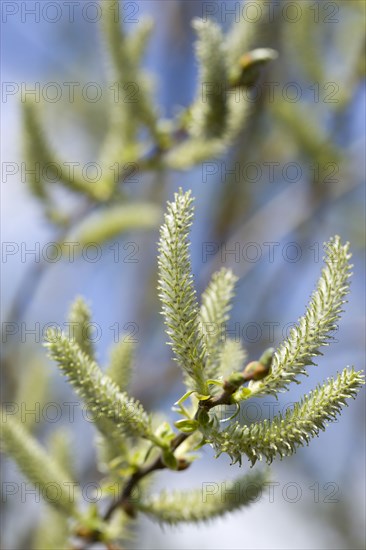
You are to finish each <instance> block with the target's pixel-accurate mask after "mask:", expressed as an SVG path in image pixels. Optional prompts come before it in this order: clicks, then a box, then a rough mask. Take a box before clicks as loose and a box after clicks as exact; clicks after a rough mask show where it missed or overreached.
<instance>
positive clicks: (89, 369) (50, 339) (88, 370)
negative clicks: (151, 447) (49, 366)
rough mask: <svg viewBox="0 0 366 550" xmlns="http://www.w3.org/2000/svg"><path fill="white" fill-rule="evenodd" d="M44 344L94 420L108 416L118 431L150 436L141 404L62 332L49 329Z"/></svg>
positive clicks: (148, 425) (147, 419)
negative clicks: (121, 389) (120, 388)
mask: <svg viewBox="0 0 366 550" xmlns="http://www.w3.org/2000/svg"><path fill="white" fill-rule="evenodd" d="M46 346H47V348H48V350H49V353H50V357H51V358H52V359H54V360H55V361H56V363H57V364H58V367H59V368H60V370H61V372H63V373H64V374H65V375H66V376H67V378H68V379H69V381H70V383H71V384H72V385H73V386H74V388H75V390H76V391H77V393H78V394H79V395H80V396H81V397H82V398H83V399H84V401H85V403H86V404H87V405H88V407H89V408H90V410H91V411H92V412H93V413H94V414H95V419H96V425H97V426H98V420H99V419H100V420H102V421H103V420H107V421H108V420H112V421H113V422H114V424H115V425H116V427H117V428H118V429H119V431H120V432H121V433H125V434H126V435H128V434H130V435H135V434H138V435H140V436H141V437H147V438H150V437H151V431H150V419H149V416H148V415H147V413H146V412H145V411H144V409H143V407H142V405H141V404H140V403H139V402H138V401H136V400H134V399H132V398H130V397H129V396H128V395H127V394H126V393H124V392H120V391H119V388H118V386H117V385H116V384H115V383H114V382H113V380H112V379H111V378H109V376H107V375H104V374H103V373H102V371H101V370H100V368H99V367H98V365H97V364H96V363H95V362H94V361H92V360H91V359H90V358H89V357H88V356H87V355H86V354H85V353H84V352H83V351H82V350H81V348H80V347H79V346H78V344H77V343H76V342H74V341H72V340H70V339H69V338H67V337H66V336H65V335H58V334H57V333H56V332H55V331H52V330H50V331H49V332H48V335H47V342H46Z"/></svg>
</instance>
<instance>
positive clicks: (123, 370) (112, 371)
mask: <svg viewBox="0 0 366 550" xmlns="http://www.w3.org/2000/svg"><path fill="white" fill-rule="evenodd" d="M134 348H135V345H134V344H133V343H132V342H128V341H127V342H124V341H123V340H121V341H120V342H118V343H117V344H115V345H114V346H113V348H112V350H111V354H110V362H109V365H108V368H107V375H108V376H109V377H110V378H111V379H112V380H113V382H115V384H117V386H118V387H119V389H120V390H121V391H124V390H127V388H128V386H129V383H130V380H131V375H132V361H133V353H134Z"/></svg>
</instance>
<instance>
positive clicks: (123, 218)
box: [74, 203, 161, 249]
mask: <svg viewBox="0 0 366 550" xmlns="http://www.w3.org/2000/svg"><path fill="white" fill-rule="evenodd" d="M160 218H161V210H160V208H158V207H157V206H155V205H154V204H143V203H132V204H124V203H122V204H120V205H118V206H111V207H109V208H104V209H103V210H100V211H99V212H97V213H96V214H92V215H90V216H89V217H88V218H87V219H85V220H84V221H83V223H82V226H81V227H79V228H77V229H76V230H75V235H74V240H75V242H78V243H79V244H80V248H81V249H82V247H83V246H85V245H88V244H89V243H95V244H104V243H105V242H107V241H110V240H111V239H113V238H116V237H118V236H119V235H121V234H123V233H126V232H127V231H134V230H136V229H137V230H138V229H154V228H155V227H157V226H158V223H159V220H160Z"/></svg>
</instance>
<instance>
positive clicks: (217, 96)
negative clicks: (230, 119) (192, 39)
mask: <svg viewBox="0 0 366 550" xmlns="http://www.w3.org/2000/svg"><path fill="white" fill-rule="evenodd" d="M193 26H194V28H195V30H196V32H197V35H198V41H197V43H196V55H197V58H198V60H199V63H200V76H199V82H198V90H197V98H196V100H195V103H194V104H193V106H192V109H191V115H190V124H189V130H190V133H191V134H192V136H194V137H197V138H204V139H205V138H211V137H219V136H221V135H222V134H223V132H224V131H225V124H226V121H227V103H226V86H227V82H226V60H225V51H224V37H223V34H222V31H221V29H220V27H219V26H218V25H217V24H216V23H214V22H213V21H210V20H207V21H202V20H201V19H195V20H194V22H193Z"/></svg>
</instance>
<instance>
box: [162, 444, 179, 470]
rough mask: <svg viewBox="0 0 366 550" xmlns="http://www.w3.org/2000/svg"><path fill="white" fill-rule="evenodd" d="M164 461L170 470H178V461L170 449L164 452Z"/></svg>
mask: <svg viewBox="0 0 366 550" xmlns="http://www.w3.org/2000/svg"><path fill="white" fill-rule="evenodd" d="M162 459H163V462H164V464H165V466H166V467H167V468H169V470H177V469H178V461H177V459H176V457H175V456H174V454H173V453H172V451H170V450H168V449H164V450H163V454H162Z"/></svg>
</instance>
